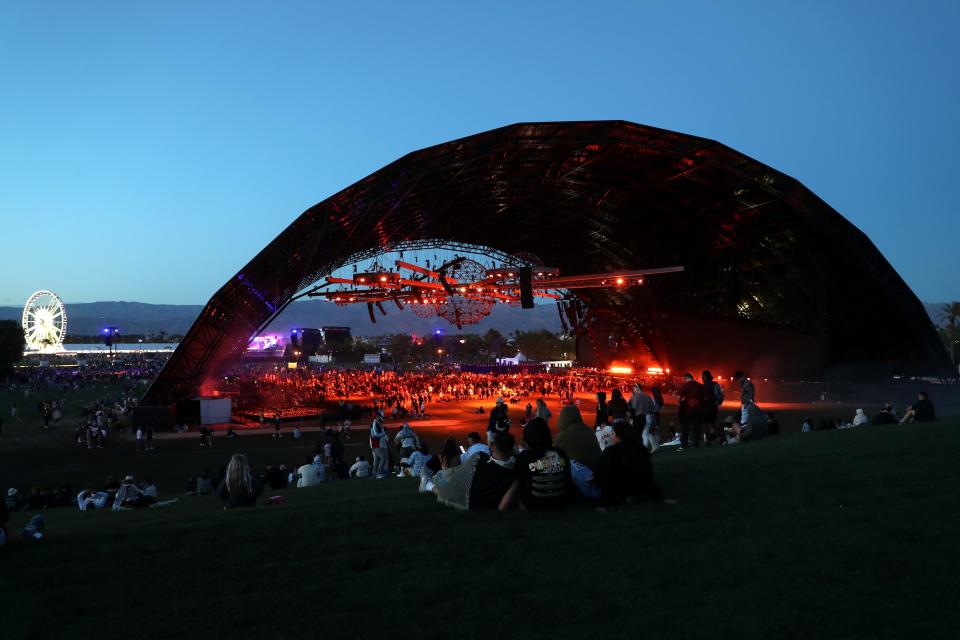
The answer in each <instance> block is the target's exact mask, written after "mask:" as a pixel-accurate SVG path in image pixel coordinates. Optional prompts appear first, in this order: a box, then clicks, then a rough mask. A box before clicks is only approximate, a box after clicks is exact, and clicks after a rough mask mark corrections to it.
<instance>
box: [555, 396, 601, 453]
mask: <svg viewBox="0 0 960 640" xmlns="http://www.w3.org/2000/svg"><path fill="white" fill-rule="evenodd" d="M557 428H558V429H559V431H560V432H559V433H558V434H557V440H556V443H555V444H556V445H557V447H558V448H560V449H563V451H564V452H565V453H566V454H567V456H569V457H570V459H571V460H579V461H580V462H582V463H583V464H585V465H587V466H588V467H590V468H591V469H596V468H597V463H598V462H599V461H600V452H601V449H600V443H598V442H597V437H596V435H595V434H594V432H593V429H591V428H590V427H588V426H587V425H586V424H585V423H584V422H583V416H582V415H581V414H580V409H578V408H577V407H576V405H572V404H568V405H567V406H565V407H564V408H563V409H562V410H561V411H560V417H559V418H558V419H557Z"/></svg>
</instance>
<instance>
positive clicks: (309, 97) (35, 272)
mask: <svg viewBox="0 0 960 640" xmlns="http://www.w3.org/2000/svg"><path fill="white" fill-rule="evenodd" d="M333 4H334V3H322V2H302V3H300V2H262V1H261V2H237V1H233V2H221V3H214V2H209V3H197V2H163V3H129V2H116V3H113V2H96V3H79V2H62V3H57V2H43V3H37V2H12V1H8V0H0V223H2V227H0V229H2V238H3V240H2V244H0V273H2V274H3V276H2V278H0V305H19V304H22V303H23V301H24V300H26V298H27V296H28V295H29V294H30V293H31V292H32V291H33V290H35V289H39V288H49V289H52V290H54V291H57V292H58V293H60V294H61V296H62V297H63V298H64V299H65V300H66V301H67V302H90V301H96V300H138V301H143V302H163V303H203V302H205V301H206V300H207V299H208V298H209V297H210V295H211V294H212V293H213V291H214V290H216V289H217V288H218V287H219V286H220V285H221V284H222V283H223V282H224V281H225V280H226V279H227V278H229V277H230V276H231V275H232V274H233V273H235V272H236V271H237V270H238V269H239V268H240V267H241V266H242V265H243V264H244V263H246V261H247V260H249V258H250V257H252V256H253V255H254V254H255V253H256V252H257V251H259V250H260V249H261V248H262V247H263V246H264V245H265V244H266V243H267V242H268V241H269V240H271V239H272V238H273V237H274V236H276V234H277V233H279V232H280V231H281V230H282V229H283V228H284V227H285V226H286V225H287V224H288V223H289V222H290V221H292V220H293V219H294V218H295V217H296V216H297V215H298V214H299V213H301V212H302V211H303V210H304V209H306V208H308V207H310V206H311V205H313V204H315V203H316V202H319V201H320V200H323V199H324V198H326V197H327V196H329V195H331V194H333V193H335V192H336V191H339V190H340V189H342V188H343V187H345V186H347V185H349V184H351V183H353V182H355V181H356V180H358V179H360V178H362V177H364V176H366V175H367V174H369V173H371V172H372V171H375V170H376V169H378V168H379V167H381V166H383V165H384V164H387V163H389V162H390V161H392V160H394V159H396V158H397V157H399V156H401V155H403V154H405V153H407V152H409V151H411V150H414V149H418V148H422V147H425V146H429V145H432V144H436V143H439V142H443V141H445V140H449V139H452V138H457V137H460V136H464V135H469V134H471V133H476V132H479V131H484V130H487V129H491V128H494V127H498V126H502V125H505V124H510V123H513V122H520V121H531V120H579V119H607V118H622V119H626V120H632V121H635V122H640V123H644V124H650V125H654V126H658V127H664V128H667V129H673V130H677V131H682V132H685V133H691V134H696V135H701V136H705V137H709V138H713V139H716V140H719V141H721V142H723V143H725V144H728V145H730V146H731V147H733V148H735V149H738V150H739V151H742V152H744V153H746V154H748V155H750V156H752V157H754V158H756V159H758V160H760V161H762V162H765V163H767V164H769V165H771V166H773V167H776V168H777V169H779V170H781V171H783V172H785V173H788V174H790V175H792V176H794V177H795V178H797V179H799V180H801V181H802V182H804V183H805V184H806V185H807V186H808V187H809V188H811V189H812V190H813V191H814V192H816V193H817V194H818V195H819V196H820V197H822V198H823V199H824V200H826V201H827V202H828V203H830V204H831V205H832V206H833V207H834V208H836V209H837V210H838V211H840V212H841V213H842V214H843V215H845V216H846V217H847V218H848V219H850V220H851V221H852V222H853V223H854V224H856V225H858V226H859V227H860V228H861V229H863V230H864V231H865V232H866V233H867V234H868V235H869V236H870V238H871V239H872V240H873V241H874V243H875V244H876V245H877V246H878V247H879V248H880V250H881V251H882V252H883V253H884V254H885V255H886V256H887V258H888V259H889V260H890V262H891V263H892V264H893V266H894V267H895V268H896V269H897V270H898V271H899V272H900V274H901V275H902V276H903V277H904V279H905V280H906V281H907V283H908V284H909V285H910V286H911V287H912V288H913V290H914V291H915V292H916V293H917V295H919V296H920V297H921V299H923V300H928V301H943V300H947V299H960V280H958V279H957V278H956V274H957V273H960V252H958V251H957V242H958V238H960V215H958V214H960V211H958V208H960V207H958V201H960V189H958V181H957V178H956V170H955V168H956V166H957V161H956V156H955V150H956V149H958V148H960V124H958V122H957V114H960V83H958V82H957V77H958V75H957V71H956V65H957V63H958V62H960V38H958V37H957V36H956V34H957V33H958V29H960V3H958V2H897V3H885V2H840V3H837V2H803V3H794V2H783V3H777V2H769V1H767V2H756V3H753V2H725V3H719V2H702V3H700V2H684V3H679V2H676V3H667V2H656V3H647V2H624V3H604V2H558V1H553V2H542V3H540V2H508V3H502V4H501V3H496V2H484V3H482V4H481V3H473V4H470V5H467V4H466V3H457V2H436V3H427V2H409V3H407V2H382V3H362V2H351V3H339V4H341V5H342V6H333ZM348 5H349V6H348Z"/></svg>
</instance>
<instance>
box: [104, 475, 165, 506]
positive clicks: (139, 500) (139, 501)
mask: <svg viewBox="0 0 960 640" xmlns="http://www.w3.org/2000/svg"><path fill="white" fill-rule="evenodd" d="M154 502H156V501H155V500H154V499H153V498H151V497H149V496H146V495H144V494H143V492H142V491H141V490H140V487H138V486H137V481H136V478H134V477H133V476H127V477H125V478H124V479H123V483H122V484H121V485H120V488H119V489H117V495H116V497H115V498H114V499H113V510H114V511H120V510H121V509H142V508H144V507H149V506H150V505H151V504H153V503H154Z"/></svg>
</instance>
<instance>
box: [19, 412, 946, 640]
mask: <svg viewBox="0 0 960 640" xmlns="http://www.w3.org/2000/svg"><path fill="white" fill-rule="evenodd" d="M161 444H162V446H163V450H162V451H160V452H158V453H157V455H156V458H155V461H156V462H153V463H151V464H156V465H162V466H166V467H170V468H172V469H175V470H176V471H175V472H173V473H172V474H171V477H173V476H177V477H179V476H180V474H181V473H182V470H185V469H187V468H199V467H201V466H204V465H206V466H211V465H212V464H213V463H214V462H219V461H223V462H225V461H226V457H227V456H228V455H229V453H231V452H232V451H233V450H234V449H235V448H239V450H244V451H247V452H248V453H249V454H250V455H251V456H254V460H253V461H254V463H255V464H257V465H258V466H259V465H262V464H263V462H264V460H265V458H267V457H268V456H271V455H274V454H279V452H280V451H281V447H282V446H284V445H283V444H281V443H280V442H279V441H274V440H273V439H272V438H269V437H245V438H240V439H238V440H237V441H235V442H233V443H230V447H229V448H225V447H226V443H225V442H224V441H220V442H218V444H217V448H215V449H214V450H204V451H203V452H202V453H201V452H200V451H198V450H197V448H196V443H195V442H194V441H193V440H189V441H179V442H167V441H165V442H163V443H161ZM291 444H292V443H291V442H290V441H287V442H286V443H285V446H286V447H287V448H288V449H287V451H289V447H290V446H291ZM304 446H307V445H304ZM958 447H960V429H958V428H957V425H955V424H944V423H940V424H935V425H930V426H913V427H904V428H897V427H875V428H861V429H857V430H850V431H840V432H824V433H814V434H807V435H792V436H781V437H779V438H768V439H767V440H765V441H762V442H759V443H754V444H745V445H739V446H733V447H721V448H716V447H714V448H711V449H707V450H703V451H689V452H684V453H682V454H678V453H674V452H659V453H657V454H656V455H655V456H654V465H655V471H656V474H657V477H658V479H659V481H660V483H661V484H662V486H663V488H664V490H665V492H666V493H668V494H669V495H671V496H673V497H675V498H677V499H678V501H679V503H678V504H676V505H660V504H656V505H651V504H633V505H627V506H625V507H623V508H622V509H619V510H612V511H610V512H609V513H606V514H601V513H597V512H596V511H594V510H592V509H589V508H586V507H578V508H571V509H568V510H567V511H565V512H562V513H548V514H541V513H524V512H514V513H508V514H497V513H459V512H453V511H450V510H447V509H444V508H441V507H439V506H438V505H437V504H436V502H435V501H434V500H432V499H431V498H430V497H427V496H425V495H418V494H417V493H416V491H415V489H414V481H412V480H404V479H395V478H391V479H386V480H379V481H376V480H351V481H346V482H335V483H328V484H326V485H324V486H321V487H318V488H314V489H303V490H287V491H286V492H284V497H285V500H286V504H284V505H282V506H270V507H258V508H255V509H249V510H233V511H224V510H223V509H221V508H220V506H219V503H218V502H217V501H216V500H215V499H213V498H197V497H185V496H181V497H180V499H179V502H178V503H176V504H174V505H172V506H169V507H166V508H162V509H152V510H146V511H142V512H121V513H110V512H92V513H80V512H78V511H76V510H75V509H54V510H49V511H48V512H47V514H46V517H47V526H48V535H47V537H46V539H44V540H43V541H41V542H39V543H26V542H21V541H16V542H15V543H14V544H11V545H9V546H7V547H6V548H3V549H0V558H2V567H3V569H2V573H3V580H0V602H3V603H4V608H3V611H4V613H3V615H2V616H0V637H2V638H29V637H38V638H41V637H42V638H62V637H70V638H84V637H99V638H119V637H127V638H132V637H136V638H170V637H188V638H193V637H196V638H209V637H225V638H226V637H245V638H261V637H263V638H303V637H320V636H325V637H344V638H364V637H415V638H451V637H453V638H495V637H510V638H513V637H516V638H557V637H571V638H578V637H600V638H602V637H631V638H632V637H657V638H661V637H670V638H697V637H739V638H771V637H777V638H792V637H798V638H799V637H833V638H876V637H908V636H909V637H924V636H926V637H955V633H956V629H955V613H954V610H953V600H954V595H953V594H954V593H955V590H956V587H957V586H958V584H957V583H958V578H957V576H958V575H960V554H958V553H957V552H956V540H957V539H958V535H960V518H958V517H957V513H958V512H960V491H958V489H960V486H958V485H960V481H958V477H957V473H956V461H955V452H956V451H957V450H958ZM88 453H91V454H93V455H91V456H88V455H87V454H88ZM99 453H101V452H96V451H94V452H87V451H86V450H68V451H67V452H65V453H64V458H63V460H62V464H63V466H65V467H67V468H68V469H64V471H67V470H69V472H70V473H71V474H73V473H75V474H77V475H78V476H79V475H84V474H86V475H90V476H92V477H95V478H101V477H102V476H104V475H106V473H107V472H114V473H120V472H122V471H123V469H122V468H117V467H119V466H120V461H119V460H114V461H113V468H112V469H108V468H106V466H107V464H106V463H107V461H106V460H105V459H103V458H102V457H100V456H99V455H98V454H99ZM0 455H2V456H3V462H5V463H9V462H12V454H10V453H5V454H0ZM22 455H24V454H23V452H18V454H17V458H18V459H19V458H20V457H22ZM50 455H52V454H50V453H49V452H48V454H47V457H48V458H49V457H50ZM205 456H208V457H205ZM8 468H9V467H8ZM4 475H6V474H4ZM161 489H162V490H163V495H162V497H166V498H169V497H173V495H174V494H176V493H178V492H179V489H180V488H179V487H173V486H171V485H170V483H167V484H166V485H164V484H163V483H161ZM25 520H26V514H15V516H14V517H13V519H12V521H11V523H10V526H9V528H10V529H11V530H19V528H20V527H21V526H22V525H23V523H24V522H25Z"/></svg>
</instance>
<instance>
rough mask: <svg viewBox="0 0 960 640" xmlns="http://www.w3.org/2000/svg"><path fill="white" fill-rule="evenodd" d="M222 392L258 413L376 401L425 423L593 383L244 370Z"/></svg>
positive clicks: (519, 376) (568, 393) (532, 377)
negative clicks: (433, 411)
mask: <svg viewBox="0 0 960 640" xmlns="http://www.w3.org/2000/svg"><path fill="white" fill-rule="evenodd" d="M225 378H226V381H225V382H224V384H223V386H222V392H223V393H225V394H231V395H233V396H235V397H237V398H238V402H240V403H241V404H249V405H250V406H253V407H256V408H257V409H258V410H265V411H266V412H267V413H271V412H273V411H274V410H275V409H277V408H281V407H282V408H285V409H289V407H291V406H292V405H294V406H299V407H311V408H313V409H314V410H315V411H320V410H321V409H322V407H324V406H326V405H329V404H330V403H339V404H341V405H346V403H348V402H349V403H352V404H364V403H366V404H368V405H369V404H371V403H372V402H373V400H374V399H376V400H377V401H378V402H379V405H380V406H381V407H383V408H384V410H385V411H386V412H387V414H388V415H389V416H390V417H392V418H398V419H405V418H414V419H425V418H426V417H427V405H428V404H430V403H433V402H438V403H445V402H456V401H460V400H486V399H489V398H494V397H498V396H499V397H504V398H507V399H509V400H510V401H511V402H514V403H516V402H518V401H519V398H521V397H525V396H534V395H541V396H547V397H550V396H557V397H559V398H562V399H566V400H567V401H571V400H572V399H573V396H574V394H576V393H578V392H583V391H587V390H588V389H589V387H590V386H591V385H593V384H595V382H594V381H593V380H591V379H588V378H584V377H576V376H557V375H552V374H548V373H543V372H522V373H520V372H518V373H469V372H461V371H458V370H455V369H445V370H428V371H406V372H402V373H399V372H395V371H387V370H383V369H375V370H364V369H347V370H344V369H323V370H311V369H307V368H298V369H281V370H275V369H273V368H269V367H265V366H264V365H245V366H243V367H241V368H239V369H238V370H236V371H234V372H231V373H230V374H229V375H227V376H225Z"/></svg>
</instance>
